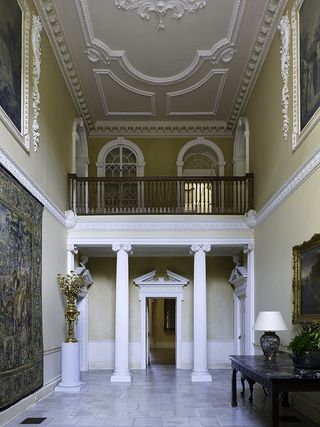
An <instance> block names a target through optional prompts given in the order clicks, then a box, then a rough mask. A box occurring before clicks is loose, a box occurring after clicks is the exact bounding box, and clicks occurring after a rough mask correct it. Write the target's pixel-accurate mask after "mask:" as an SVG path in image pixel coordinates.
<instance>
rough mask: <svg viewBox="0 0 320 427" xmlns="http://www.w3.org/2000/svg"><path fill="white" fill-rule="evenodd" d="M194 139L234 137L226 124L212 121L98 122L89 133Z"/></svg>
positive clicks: (98, 135) (113, 135)
mask: <svg viewBox="0 0 320 427" xmlns="http://www.w3.org/2000/svg"><path fill="white" fill-rule="evenodd" d="M119 135H121V136H126V137H134V136H139V137H144V138H148V137H150V136H153V137H164V136H168V137H171V136H172V137H173V136H174V137H192V136H196V137H198V136H207V137H208V136H232V131H231V130H226V123H225V122H221V121H213V122H212V121H210V122H208V124H203V123H202V124H199V122H198V123H196V122H176V123H174V122H141V121H139V122H124V123H123V124H122V123H121V122H110V121H105V122H97V123H96V128H95V129H94V130H91V131H90V132H89V136H91V137H103V138H105V137H108V136H112V137H118V136H119Z"/></svg>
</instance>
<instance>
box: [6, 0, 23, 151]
mask: <svg viewBox="0 0 320 427" xmlns="http://www.w3.org/2000/svg"><path fill="white" fill-rule="evenodd" d="M0 11H1V13H0V118H1V119H2V121H3V122H4V124H5V125H6V126H7V127H8V129H9V130H10V131H11V132H12V133H13V134H14V135H15V136H17V139H18V140H19V141H20V142H22V144H23V145H24V147H25V148H29V136H28V117H29V114H28V109H29V100H28V97H29V93H28V88H29V81H28V80H29V32H30V11H29V10H28V9H27V4H26V2H23V1H22V0H10V1H8V0H0Z"/></svg>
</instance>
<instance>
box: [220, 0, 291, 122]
mask: <svg viewBox="0 0 320 427" xmlns="http://www.w3.org/2000/svg"><path fill="white" fill-rule="evenodd" d="M286 2H287V1H286V0H269V3H268V5H267V7H266V9H265V13H264V16H263V19H262V20H261V23H260V27H259V30H258V33H257V36H256V40H255V43H254V45H253V48H252V51H251V54H250V58H249V60H248V62H247V66H246V68H245V70H244V73H243V77H242V80H241V83H240V87H239V90H238V93H237V96H236V100H235V102H234V104H233V107H232V110H231V114H230V117H229V120H228V126H227V129H229V130H233V129H234V127H235V126H236V124H237V122H238V119H239V117H240V115H241V114H242V113H243V110H244V109H245V107H246V103H247V101H248V99H249V97H250V93H251V91H252V89H253V87H254V84H255V81H256V79H257V77H258V74H259V71H260V69H261V67H262V64H263V62H264V60H265V57H266V55H267V52H268V49H269V46H270V44H271V41H272V38H273V36H274V33H275V31H276V28H277V25H276V24H277V21H278V19H279V16H281V14H282V12H283V9H284V7H285V5H286Z"/></svg>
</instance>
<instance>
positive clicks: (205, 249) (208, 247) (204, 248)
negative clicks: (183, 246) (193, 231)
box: [191, 243, 211, 252]
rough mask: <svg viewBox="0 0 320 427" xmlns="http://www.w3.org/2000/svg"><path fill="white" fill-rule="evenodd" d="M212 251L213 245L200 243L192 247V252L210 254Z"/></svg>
mask: <svg viewBox="0 0 320 427" xmlns="http://www.w3.org/2000/svg"><path fill="white" fill-rule="evenodd" d="M210 250H211V245H208V244H205V243H198V244H196V245H192V246H191V252H199V251H202V252H209V251H210Z"/></svg>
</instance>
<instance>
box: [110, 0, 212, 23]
mask: <svg viewBox="0 0 320 427" xmlns="http://www.w3.org/2000/svg"><path fill="white" fill-rule="evenodd" d="M114 3H115V5H116V6H117V7H118V8H119V9H124V10H134V9H137V14H138V15H139V16H140V17H141V18H142V19H146V20H147V21H148V20H149V17H150V13H152V12H154V13H155V14H156V15H157V17H158V21H159V25H158V30H165V29H166V25H165V23H164V19H163V18H164V16H165V15H166V13H167V12H168V11H169V10H173V12H172V18H173V19H179V18H181V17H182V16H183V15H184V13H185V12H186V11H187V12H190V13H194V12H196V11H197V10H199V9H201V8H203V7H205V6H206V5H207V2H206V0H197V1H196V2H195V1H194V0H170V1H168V0H167V1H166V2H163V1H162V2H159V1H157V0H115V2H114Z"/></svg>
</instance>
